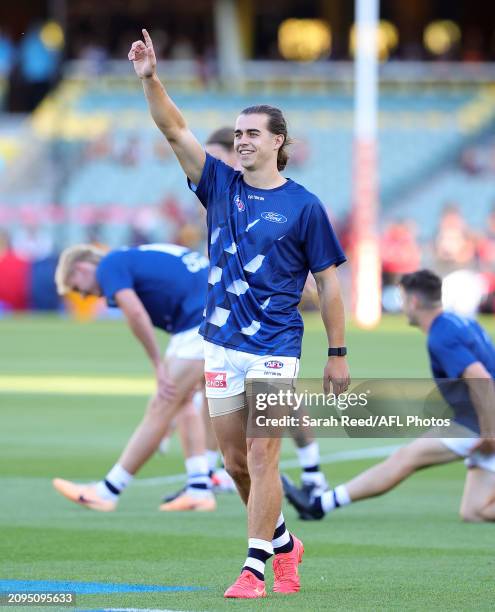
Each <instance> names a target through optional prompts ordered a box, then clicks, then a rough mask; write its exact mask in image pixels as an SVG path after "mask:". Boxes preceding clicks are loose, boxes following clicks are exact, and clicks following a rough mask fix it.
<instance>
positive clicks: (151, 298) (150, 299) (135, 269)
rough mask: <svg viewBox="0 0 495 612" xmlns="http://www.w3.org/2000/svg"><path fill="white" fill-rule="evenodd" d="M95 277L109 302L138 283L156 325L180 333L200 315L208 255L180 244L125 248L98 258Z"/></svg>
mask: <svg viewBox="0 0 495 612" xmlns="http://www.w3.org/2000/svg"><path fill="white" fill-rule="evenodd" d="M96 280H97V282H98V284H99V286H100V288H101V291H102V294H103V295H104V296H105V298H106V300H107V303H108V305H109V306H117V303H116V302H115V294H116V293H117V292H118V291H120V290H121V289H134V291H135V292H136V294H137V295H138V297H139V299H140V300H141V302H142V303H143V306H144V308H145V309H146V312H147V313H148V314H149V316H150V319H151V321H152V322H153V325H154V326H155V327H159V328H160V329H163V330H164V331H166V332H169V333H171V334H176V333H178V332H182V331H185V330H186V329H191V328H193V327H197V326H198V325H199V324H200V323H201V321H202V318H203V309H204V306H205V302H206V290H207V284H208V260H207V259H206V257H204V256H203V255H200V254H199V253H196V252H195V251H191V250H189V249H187V248H185V247H182V246H178V245H176V244H147V245H143V246H140V247H137V248H124V249H119V250H117V251H112V252H111V253H109V254H108V255H106V256H105V257H104V258H103V259H102V260H101V261H100V263H99V264H98V267H97V269H96Z"/></svg>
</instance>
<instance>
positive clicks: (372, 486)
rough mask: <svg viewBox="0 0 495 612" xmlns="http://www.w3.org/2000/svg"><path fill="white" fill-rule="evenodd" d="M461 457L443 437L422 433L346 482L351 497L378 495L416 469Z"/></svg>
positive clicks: (352, 498) (357, 498)
mask: <svg viewBox="0 0 495 612" xmlns="http://www.w3.org/2000/svg"><path fill="white" fill-rule="evenodd" d="M458 459H459V456H458V455H456V454H455V453H453V452H452V451H451V450H449V449H448V448H447V447H446V446H445V445H444V444H443V443H442V442H441V440H439V439H436V438H428V437H422V438H418V439H417V440H414V442H411V443H410V444H407V445H406V446H404V447H402V448H400V449H399V450H398V451H396V452H395V453H393V454H392V455H391V456H390V457H388V459H385V461H382V462H381V463H379V464H378V465H374V466H373V467H372V468H370V469H369V470H366V471H365V472H362V473H361V474H359V476H356V477H355V478H353V479H352V480H350V481H349V482H347V483H345V487H346V489H347V492H348V494H349V496H350V498H351V500H352V501H357V500H359V499H366V498H368V497H375V496H376V495H382V494H383V493H386V492H387V491H390V489H393V488H394V487H396V486H397V485H398V484H399V483H400V482H402V481H403V480H404V479H405V478H407V477H408V476H410V475H411V474H412V473H413V472H415V471H416V470H420V469H422V468H425V467H428V466H431V465H438V464H441V463H449V462H450V461H455V460H458Z"/></svg>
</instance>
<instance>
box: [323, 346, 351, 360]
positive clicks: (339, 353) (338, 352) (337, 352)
mask: <svg viewBox="0 0 495 612" xmlns="http://www.w3.org/2000/svg"><path fill="white" fill-rule="evenodd" d="M346 355H347V347H346V346H338V347H337V348H329V349H328V356H329V357H345V356H346Z"/></svg>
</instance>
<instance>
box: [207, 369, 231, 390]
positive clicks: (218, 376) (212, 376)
mask: <svg viewBox="0 0 495 612" xmlns="http://www.w3.org/2000/svg"><path fill="white" fill-rule="evenodd" d="M205 381H206V386H207V387H210V388H213V389H226V388H227V372H205Z"/></svg>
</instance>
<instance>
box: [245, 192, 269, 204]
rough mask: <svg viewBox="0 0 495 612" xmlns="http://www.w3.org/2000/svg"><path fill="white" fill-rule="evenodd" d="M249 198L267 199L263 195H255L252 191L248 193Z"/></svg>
mask: <svg viewBox="0 0 495 612" xmlns="http://www.w3.org/2000/svg"><path fill="white" fill-rule="evenodd" d="M248 200H261V201H263V202H264V201H265V198H264V197H263V196H259V195H254V194H252V193H250V194H249V195H248Z"/></svg>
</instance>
